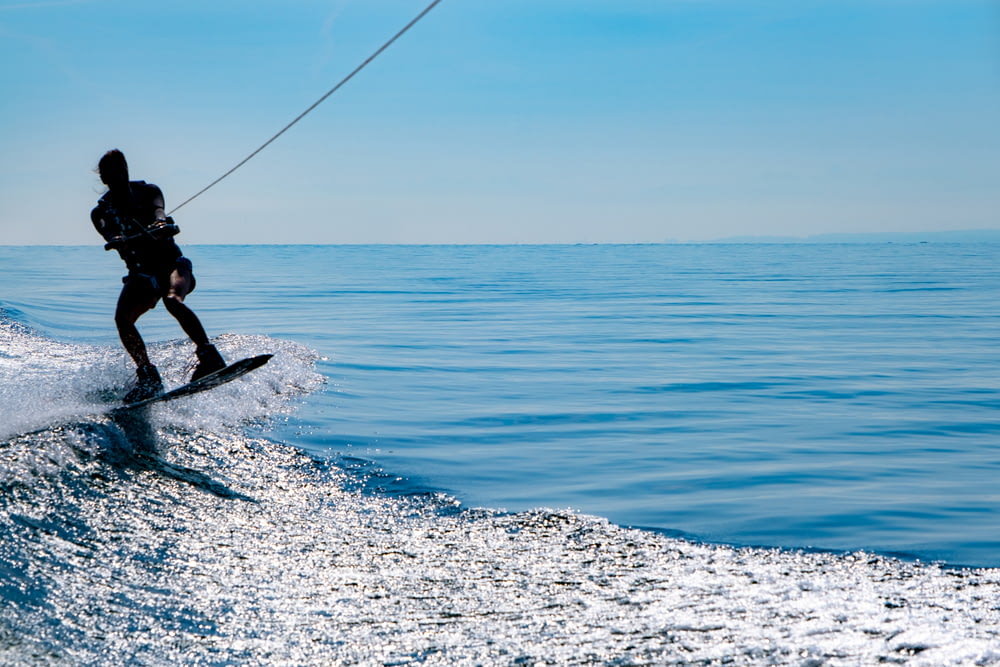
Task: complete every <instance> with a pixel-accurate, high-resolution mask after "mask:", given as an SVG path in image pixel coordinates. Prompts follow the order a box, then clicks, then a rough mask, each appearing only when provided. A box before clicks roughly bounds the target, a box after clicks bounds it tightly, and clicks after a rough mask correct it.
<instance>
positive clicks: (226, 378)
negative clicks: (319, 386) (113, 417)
mask: <svg viewBox="0 0 1000 667" xmlns="http://www.w3.org/2000/svg"><path fill="white" fill-rule="evenodd" d="M273 356H274V355H273V354H259V355H257V356H256V357H248V358H247V359H241V360H239V361H237V362H235V363H232V364H229V365H228V366H226V367H225V368H222V369H219V370H217V371H215V372H214V373H209V374H208V375H206V376H204V377H200V378H198V379H197V380H195V381H194V382H188V383H187V384H185V385H182V386H180V387H177V388H176V389H171V390H170V391H167V392H164V393H162V394H157V395H156V396H152V397H150V398H146V399H143V400H141V401H136V402H134V403H126V404H125V405H123V406H121V407H117V408H115V409H114V410H111V414H120V413H123V412H127V411H129V410H135V409H136V408H141V407H144V406H147V405H151V404H153V403H159V402H161V401H172V400H174V399H175V398H180V397H182V396H190V395H191V394H197V393H200V392H203V391H207V390H209V389H214V388H215V387H218V386H219V385H223V384H226V383H227V382H230V381H232V380H235V379H236V378H238V377H241V376H243V375H246V374H247V373H249V372H250V371H252V370H254V369H255V368H260V367H261V366H263V365H264V364H266V363H267V362H268V361H269V360H270V359H271V357H273Z"/></svg>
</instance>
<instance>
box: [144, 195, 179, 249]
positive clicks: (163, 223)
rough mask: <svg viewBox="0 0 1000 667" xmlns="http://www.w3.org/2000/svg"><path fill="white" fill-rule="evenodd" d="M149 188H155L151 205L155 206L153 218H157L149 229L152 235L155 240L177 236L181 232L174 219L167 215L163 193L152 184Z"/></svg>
mask: <svg viewBox="0 0 1000 667" xmlns="http://www.w3.org/2000/svg"><path fill="white" fill-rule="evenodd" d="M149 187H150V188H153V198H152V200H151V202H150V203H151V204H152V206H153V217H154V218H155V222H153V225H152V227H150V228H149V231H150V233H151V234H152V235H153V237H154V238H156V239H161V240H162V239H166V238H170V237H171V236H176V235H177V234H178V233H180V231H181V230H180V228H179V227H178V226H177V225H176V224H175V223H174V219H173V218H171V217H170V216H168V215H167V212H166V206H165V205H164V203H163V191H162V190H160V188H158V187H156V186H155V185H153V184H150V185H149Z"/></svg>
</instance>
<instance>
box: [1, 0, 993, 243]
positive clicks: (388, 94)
mask: <svg viewBox="0 0 1000 667" xmlns="http://www.w3.org/2000/svg"><path fill="white" fill-rule="evenodd" d="M427 2H429V0H426V1H425V0H330V1H328V2H319V1H311V0H284V1H282V2H276V1H275V2H266V1H261V2H246V1H245V0H242V1H241V2H235V1H231V0H211V1H203V2H191V1H189V0H171V2H169V3H168V2H164V3H149V2H135V0H130V1H128V2H126V1H118V0H104V1H102V0H78V1H73V0H65V1H59V0H49V1H45V0H40V1H38V2H31V1H30V0H0V63H2V64H0V88H2V90H3V99H2V101H0V134H2V142H0V143H2V148H0V201H3V202H4V206H3V210H2V213H0V244H22V243H28V244H89V243H95V244H96V243H98V242H99V241H100V239H99V238H97V236H96V233H95V232H94V231H93V229H92V228H91V227H90V223H89V217H88V214H89V210H90V208H91V207H92V206H93V204H94V202H95V200H96V199H97V197H98V196H99V195H100V193H101V185H100V182H99V180H98V179H97V177H96V176H95V174H94V173H93V168H94V166H95V165H96V162H97V159H98V158H99V157H100V155H101V154H102V153H103V152H104V151H105V150H107V149H109V148H112V147H117V148H121V149H122V150H123V151H125V153H126V155H127V156H128V158H129V163H130V166H131V168H132V176H133V178H141V179H145V180H148V181H151V182H154V183H157V184H158V185H160V186H161V187H162V188H163V190H164V191H165V193H166V197H167V204H168V208H170V207H172V206H176V205H177V204H179V203H180V202H181V201H183V200H184V199H186V198H187V197H189V196H191V195H192V194H194V193H195V192H197V191H198V190H199V189H201V188H202V187H204V186H205V185H207V184H208V183H209V182H211V181H212V180H214V179H215V178H216V177H218V176H219V175H221V174H222V173H223V172H225V171H226V170H227V169H229V168H230V167H232V166H233V165H234V164H235V163H236V162H238V161H239V160H241V159H242V158H243V157H245V156H246V155H247V154H248V153H249V152H250V151H252V150H253V149H254V148H256V147H257V146H259V145H260V144H261V143H262V142H264V141H265V140H266V139H267V138H269V137H270V136H271V135H272V134H273V133H274V132H276V131H278V130H279V129H280V128H281V127H283V126H284V125H285V124H286V123H287V122H289V121H290V120H291V119H292V118H294V117H295V116H296V115H297V114H299V113H300V112H301V111H302V110H304V109H305V108H306V107H308V106H309V105H310V104H311V103H312V102H314V101H315V100H316V99H317V98H318V97H319V96H320V95H322V94H323V93H324V92H326V91H327V90H328V89H329V88H330V87H332V86H333V85H334V84H335V83H336V82H337V81H339V80H340V79H341V78H342V77H343V76H344V75H346V74H347V73H348V72H350V71H351V70H352V69H353V68H354V67H355V66H356V65H358V64H359V63H360V62H361V61H362V60H364V59H365V58H366V57H367V56H368V55H370V54H371V53H372V52H373V51H374V50H375V49H376V48H378V47H379V46H380V45H381V44H382V42H384V41H385V40H386V39H388V38H389V37H390V36H391V35H392V34H394V33H395V32H396V31H397V30H398V29H400V28H401V27H402V26H403V25H404V24H406V23H407V22H408V21H409V20H410V19H411V18H412V17H413V16H415V15H416V14H417V13H418V12H419V11H420V10H422V9H423V8H424V7H425V6H426V5H427ZM176 218H177V221H178V223H179V224H180V226H181V230H182V235H181V237H180V238H179V240H180V241H181V242H182V245H183V244H191V243H359V242H385V243H535V242H570V243H576V242H583V243H591V242H659V241H665V240H708V239H717V238H722V237H728V236H735V235H741V236H742V235H797V236H804V235H810V234H819V233H827V232H866V231H878V232H892V231H936V230H942V231H943V230H961V229H997V228H1000V3H998V2H996V0H980V1H971V0H969V1H966V0H940V1H932V0H926V1H921V0H864V1H855V0H828V1H822V2H821V1H813V0H784V1H781V2H779V1H763V0H676V1H671V0H655V1H654V0H613V1H612V0H605V1H603V2H597V1H594V0H503V1H502V2H501V1H499V0H443V1H442V2H441V4H440V5H439V6H438V7H436V8H435V9H434V10H433V11H432V12H431V13H430V14H429V15H428V16H427V17H426V18H425V19H424V20H423V21H422V22H421V23H419V24H418V25H417V26H416V27H414V28H413V30H411V31H410V32H409V33H408V34H406V35H405V36H404V37H402V38H401V40H400V41H399V42H397V43H396V44H395V45H393V46H392V47H391V48H390V49H389V50H388V51H386V52H385V53H384V54H383V55H382V56H380V57H379V59H377V60H376V61H375V62H374V63H373V64H372V65H371V66H370V67H369V68H368V69H366V70H364V71H363V72H361V73H360V74H359V75H358V76H357V77H356V78H355V79H354V80H352V81H351V82H349V83H348V84H347V85H346V86H345V87H344V88H342V89H341V90H340V91H339V92H338V93H337V94H335V95H334V96H333V97H331V98H329V99H328V100H327V101H326V102H325V103H324V104H323V105H321V106H320V107H318V108H317V109H316V110H315V111H313V112H312V113H311V114H310V115H309V116H307V117H306V118H305V119H304V120H302V121H301V122H300V123H299V124H298V125H296V126H295V127H294V128H292V129H291V130H290V131H289V132H288V133H286V134H285V135H284V136H283V137H281V138H280V139H279V140H278V141H277V142H275V143H274V144H272V145H271V146H270V147H269V148H267V149H266V150H265V151H263V152H262V153H261V154H259V155H258V156H257V157H256V158H254V159H253V160H252V161H250V162H249V163H248V164H247V165H246V166H244V167H243V168H242V169H241V170H239V171H237V172H236V173H235V174H233V175H232V176H230V177H229V178H228V179H227V180H225V181H223V182H222V183H220V184H219V185H217V186H216V187H215V188H213V189H212V190H209V191H208V192H206V193H205V194H203V195H202V196H201V197H199V198H198V199H196V200H194V201H193V202H191V203H190V204H188V205H186V206H185V207H184V208H183V209H181V210H180V211H178V212H177V215H176Z"/></svg>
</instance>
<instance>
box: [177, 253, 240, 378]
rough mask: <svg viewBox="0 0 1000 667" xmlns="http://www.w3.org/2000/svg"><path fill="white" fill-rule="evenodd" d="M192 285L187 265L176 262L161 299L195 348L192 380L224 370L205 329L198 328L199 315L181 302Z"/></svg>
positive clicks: (189, 267)
mask: <svg viewBox="0 0 1000 667" xmlns="http://www.w3.org/2000/svg"><path fill="white" fill-rule="evenodd" d="M193 285H194V276H193V275H192V273H191V266H190V264H188V262H186V261H181V262H178V263H177V266H176V268H175V269H174V271H173V272H172V273H171V274H170V289H169V290H167V294H166V296H164V297H163V305H165V306H166V307H167V310H168V311H169V312H170V314H171V315H173V316H174V318H176V319H177V322H178V323H180V325H181V328H182V329H184V332H185V333H186V334H187V335H188V336H189V337H190V338H191V341H192V342H193V343H194V344H195V346H196V349H195V354H196V355H197V357H198V365H197V366H196V367H195V369H194V373H192V375H191V380H192V381H194V380H197V379H198V378H200V377H204V376H206V375H208V374H209V373H213V372H215V371H217V370H221V369H223V368H225V367H226V362H225V360H224V359H223V358H222V355H221V354H219V351H218V350H217V349H215V346H214V345H212V344H211V342H209V340H208V335H207V334H206V333H205V328H204V327H203V326H202V325H201V321H200V320H199V319H198V316H197V315H195V314H194V311H193V310H191V309H190V308H188V307H187V304H185V303H184V297H185V296H187V295H188V293H189V292H190V291H191V288H192V286H193Z"/></svg>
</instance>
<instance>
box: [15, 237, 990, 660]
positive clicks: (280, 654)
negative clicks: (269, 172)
mask: <svg viewBox="0 0 1000 667" xmlns="http://www.w3.org/2000/svg"><path fill="white" fill-rule="evenodd" d="M186 250H187V251H188V255H189V256H191V257H192V259H193V260H194V262H195V270H196V274H197V276H198V280H199V288H198V290H197V291H196V292H195V293H194V294H192V296H191V297H190V301H189V302H190V303H191V305H192V306H193V307H194V308H195V309H196V310H197V312H198V313H199V314H200V315H201V317H202V319H203V321H204V322H205V324H206V327H207V328H208V329H209V331H210V333H212V334H213V335H220V334H221V335H220V337H219V339H218V345H219V347H220V349H221V350H222V352H223V354H224V355H225V356H226V357H227V358H237V357H241V356H249V355H251V354H258V353H262V352H274V353H275V357H274V359H273V360H272V362H271V363H269V364H268V365H267V366H265V367H264V368H263V369H260V370H258V371H255V372H254V373H252V374H251V375H249V376H246V377H245V378H243V379H241V380H238V381H236V382H234V383H231V384H230V385H227V386H225V387H222V388H219V389H216V390H213V391H212V392H208V393H206V394H202V395H200V396H199V397H197V398H193V399H189V400H188V399H186V400H180V401H177V402H174V403H168V404H164V405H160V406H158V407H156V408H153V409H151V410H150V411H149V412H148V414H145V415H143V416H141V417H139V418H136V419H132V420H120V419H119V420H112V419H109V418H108V417H106V416H103V414H102V413H103V411H104V409H105V406H106V405H108V403H107V401H109V400H113V397H114V396H115V395H120V394H121V393H122V392H123V391H124V390H125V387H126V385H127V383H128V380H129V377H130V373H131V370H130V368H129V364H128V363H127V361H126V358H125V355H124V353H123V352H122V351H121V350H120V347H119V345H118V342H117V339H116V336H115V333H114V331H113V330H112V329H111V319H110V315H111V311H112V309H113V304H114V301H115V298H116V296H117V290H118V286H119V285H120V282H118V277H119V276H120V275H121V274H120V267H119V265H118V263H117V261H116V259H115V258H114V257H112V256H111V255H110V254H103V253H101V252H100V250H99V248H91V247H87V248H51V247H46V248H2V247H0V279H2V283H0V284H2V285H3V288H2V289H0V308H2V309H3V310H2V311H0V439H2V441H3V444H2V445H0V487H2V488H0V493H2V496H0V497H2V504H0V530H2V531H3V532H2V536H0V575H2V576H0V594H2V597H3V599H4V601H5V605H4V606H3V608H2V609H0V664H52V663H57V664H87V665H90V664H94V665H97V664H122V663H126V662H130V661H131V663H133V664H152V665H160V664H162V665H168V664H212V665H236V664H281V665H286V664H287V665H293V664H294V665H298V664H378V665H381V664H393V665H395V664H442V665H451V664H491V665H492V664H495V665H507V664H538V663H541V664H594V663H597V664H713V663H716V662H718V663H722V662H729V663H732V664H796V665H800V664H814V665H819V664H831V665H839V664H843V665H854V664H872V663H876V662H893V663H905V664H915V665H918V664H927V665H941V664H1000V651H998V650H997V649H996V648H995V647H996V646H997V645H1000V641H998V640H1000V610H998V607H997V605H996V602H995V601H996V600H997V599H998V594H1000V571H998V570H996V569H992V568H996V567H997V566H998V565H1000V549H998V546H1000V538H998V534H1000V531H998V530H997V529H998V523H1000V522H998V516H1000V515H998V511H997V510H998V508H1000V494H997V493H996V491H995V489H994V486H995V485H994V480H995V478H996V473H997V467H998V460H1000V457H998V455H997V444H998V442H1000V438H998V427H1000V419H998V418H997V417H996V414H997V410H996V408H997V407H998V406H1000V392H998V390H997V387H1000V370H998V369H997V364H996V363H995V362H996V349H995V344H994V343H995V341H996V339H997V333H998V326H1000V319H998V315H997V314H996V313H995V312H994V310H993V308H992V307H993V305H994V302H995V295H996V294H997V288H998V287H1000V270H998V269H997V265H998V263H997V259H998V254H1000V246H998V245H989V244H984V245H947V244H914V245H890V244H885V245H732V246H725V245H704V246H670V245H667V246H527V247H522V246H497V247H478V246H476V247H413V246H401V247H394V246H373V247H366V246H336V247H302V246H294V247H292V246H285V247H240V246H232V247H191V248H186ZM141 327H142V330H143V333H144V334H145V336H146V338H147V340H149V341H153V344H152V345H151V352H152V356H153V357H154V360H155V361H156V362H157V363H158V365H159V366H160V368H161V372H163V374H164V379H165V381H166V382H167V384H168V385H174V384H178V383H180V382H182V381H183V379H184V377H185V375H186V373H187V372H188V370H189V366H190V365H191V364H192V363H193V355H192V353H191V350H190V345H189V344H188V343H186V342H184V341H182V340H179V339H178V338H179V335H180V332H179V330H178V328H177V326H176V324H175V323H174V322H173V321H172V320H171V319H170V318H169V317H168V316H167V315H166V313H165V311H164V310H163V309H162V307H161V308H158V309H157V310H156V311H154V312H153V313H151V314H149V315H147V316H146V317H145V318H143V320H142V321H141ZM772 547H778V548H777V549H775V548H772ZM928 563H930V564H928Z"/></svg>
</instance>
